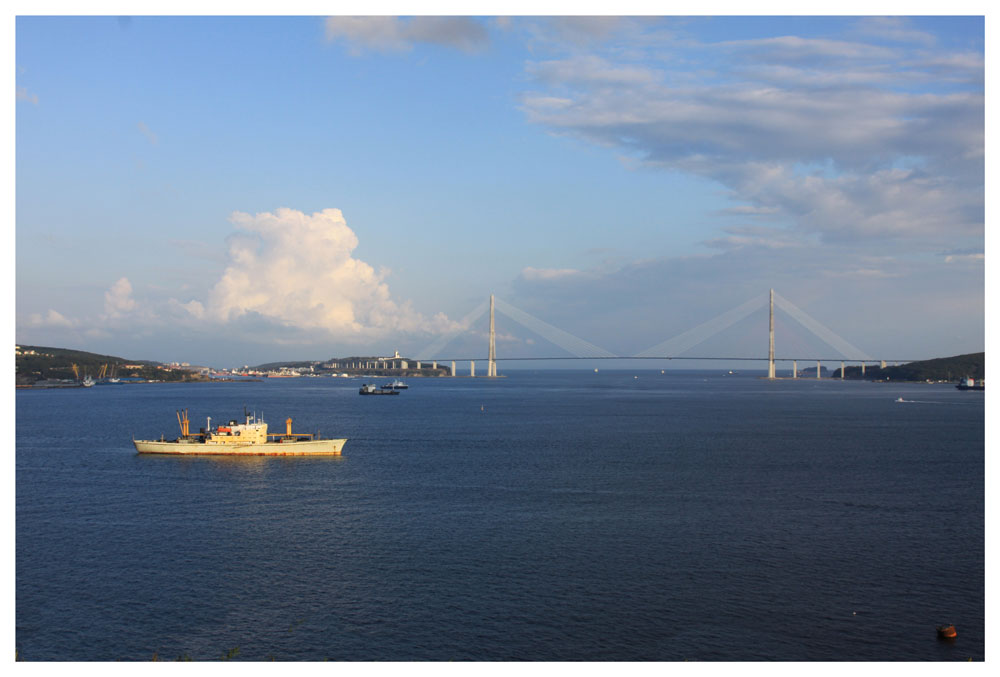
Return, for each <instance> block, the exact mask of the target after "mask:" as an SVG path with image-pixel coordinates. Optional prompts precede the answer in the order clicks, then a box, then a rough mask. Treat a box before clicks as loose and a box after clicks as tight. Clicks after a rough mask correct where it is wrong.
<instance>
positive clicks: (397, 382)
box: [382, 379, 410, 390]
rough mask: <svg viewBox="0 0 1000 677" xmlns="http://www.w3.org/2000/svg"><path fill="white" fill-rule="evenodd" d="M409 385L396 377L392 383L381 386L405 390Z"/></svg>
mask: <svg viewBox="0 0 1000 677" xmlns="http://www.w3.org/2000/svg"><path fill="white" fill-rule="evenodd" d="M409 387H410V386H408V385H406V384H405V383H403V382H402V381H400V380H399V379H396V380H395V381H393V382H392V383H386V384H385V385H383V386H382V388H383V389H389V390H406V389H407V388H409Z"/></svg>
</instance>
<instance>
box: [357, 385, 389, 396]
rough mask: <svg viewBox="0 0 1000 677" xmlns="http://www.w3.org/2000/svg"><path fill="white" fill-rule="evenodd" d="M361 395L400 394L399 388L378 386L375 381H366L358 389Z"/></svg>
mask: <svg viewBox="0 0 1000 677" xmlns="http://www.w3.org/2000/svg"><path fill="white" fill-rule="evenodd" d="M358 394H359V395H398V394H399V391H398V390H393V389H392V388H376V387H375V384H374V383H366V384H364V385H363V386H361V389H360V390H358Z"/></svg>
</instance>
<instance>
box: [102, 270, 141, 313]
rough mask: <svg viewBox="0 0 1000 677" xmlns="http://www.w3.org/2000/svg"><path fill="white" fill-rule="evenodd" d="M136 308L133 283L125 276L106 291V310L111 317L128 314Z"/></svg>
mask: <svg viewBox="0 0 1000 677" xmlns="http://www.w3.org/2000/svg"><path fill="white" fill-rule="evenodd" d="M135 308H136V303H135V299H133V298H132V283H131V282H129V281H128V278H126V277H123V278H121V279H119V280H118V281H117V282H115V283H114V284H113V285H111V288H110V289H108V291H106V292H104V312H105V314H106V315H107V316H108V317H109V318H117V317H121V316H123V315H126V314H128V313H130V312H132V311H133V310H135Z"/></svg>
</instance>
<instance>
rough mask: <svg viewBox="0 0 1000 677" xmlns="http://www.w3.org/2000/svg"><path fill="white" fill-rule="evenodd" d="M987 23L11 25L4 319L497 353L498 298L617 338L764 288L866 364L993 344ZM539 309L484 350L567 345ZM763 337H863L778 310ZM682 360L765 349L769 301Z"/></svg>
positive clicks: (223, 338) (578, 330)
mask: <svg viewBox="0 0 1000 677" xmlns="http://www.w3.org/2000/svg"><path fill="white" fill-rule="evenodd" d="M984 30H985V27H984V18H983V16H920V17H907V16H824V17H818V16H802V17H782V16H704V17H691V16H674V17H670V16H666V17H653V16H644V17H631V18H630V17H615V16H592V17H567V16H563V17H539V16H513V17H487V16H475V17H447V16H410V17H397V16H375V17H348V16H336V17H318V16H317V17H314V16H295V17H280V16H257V17H236V16H213V17H208V16H187V17H185V16H159V17H151V16H134V17H117V16H89V17H87V16H84V17H79V16H77V17H63V16H19V17H17V18H16V45H15V67H16V68H15V70H16V76H15V80H16V83H15V84H16V112H15V144H16V145H15V155H16V158H15V208H16V217H15V242H16V255H15V256H16V272H15V308H14V316H15V330H14V331H15V340H16V341H17V342H18V343H20V344H28V345H45V346H58V347H67V348H75V349H80V350H88V351H92V352H97V353H102V354H111V355H118V356H122V357H126V358H132V359H152V360H158V361H164V362H172V361H178V362H189V363H191V364H203V365H212V366H217V367H232V366H240V365H243V364H260V363H264V362H272V361H278V360H325V359H328V358H331V357H337V356H347V355H355V354H388V355H391V354H393V352H394V351H399V352H400V353H401V354H403V355H417V354H419V353H421V351H423V350H424V349H426V348H427V347H428V346H432V345H435V344H441V341H442V340H443V339H446V338H449V337H452V338H450V340H448V342H447V343H445V344H444V345H443V347H441V348H440V349H438V351H437V352H436V353H435V354H434V355H433V356H434V357H440V358H446V357H472V356H478V357H485V355H486V352H487V343H486V333H487V330H488V324H487V319H486V318H485V316H480V317H479V318H478V319H477V320H476V321H475V322H474V323H472V324H471V325H470V326H467V327H466V326H465V325H463V319H464V318H467V316H468V315H469V314H470V312H471V311H473V309H475V308H477V307H478V306H481V305H482V304H483V303H484V302H485V301H486V300H487V299H488V298H489V295H490V294H495V295H496V296H497V298H498V299H502V300H503V302H504V303H505V304H508V307H509V306H512V307H514V308H517V309H519V310H521V311H524V312H525V313H528V314H530V316H533V317H534V318H538V319H539V320H541V321H543V322H544V323H546V324H547V325H551V326H553V327H556V328H558V329H559V330H561V331H562V332H566V334H568V335H571V336H573V337H577V338H578V339H580V340H583V341H586V342H587V343H589V344H593V345H594V346H597V347H600V348H601V349H602V350H604V351H606V352H607V353H609V354H614V355H637V354H639V353H641V352H643V351H645V350H647V349H649V348H650V347H651V346H656V345H658V344H661V343H663V342H664V341H667V340H669V339H671V338H672V337H677V336H678V335H681V334H683V333H684V332H686V331H689V330H691V329H692V328H694V327H698V326H700V325H703V324H704V323H706V322H711V321H712V320H713V318H717V317H719V316H720V314H723V313H726V312H727V311H730V310H732V309H734V308H737V307H739V306H741V304H744V303H745V302H747V301H748V300H749V299H753V298H755V297H758V296H759V295H761V294H764V293H767V291H768V290H769V289H771V288H773V289H774V290H775V291H776V292H777V293H779V294H780V295H781V297H782V298H783V299H787V300H788V301H789V302H790V303H792V304H794V306H795V307H797V308H798V309H800V310H801V311H803V312H804V313H806V314H807V315H808V316H809V317H811V318H813V319H814V320H815V321H817V322H819V323H820V324H822V325H823V326H825V327H826V328H828V329H829V330H830V331H831V332H832V333H833V334H835V335H837V336H838V337H841V338H842V339H843V340H844V341H845V342H847V343H849V344H850V345H852V346H856V347H857V349H858V350H860V351H862V352H863V353H864V354H865V355H868V356H872V357H874V358H877V359H878V358H881V359H890V360H897V359H925V358H932V357H941V356H948V355H957V354H963V353H969V352H977V351H981V350H984V348H985V337H984V334H985V319H986V318H985V266H984V262H985V175H984V168H985V142H984V126H985V121H984V118H985V89H986V88H985V80H984V71H985V62H984V43H985V33H984ZM539 326H541V325H537V324H536V325H535V326H534V329H532V328H531V327H528V326H524V325H522V324H519V323H517V322H515V321H514V320H513V319H511V318H510V317H508V316H505V315H503V314H498V317H497V352H498V355H499V356H501V357H520V356H525V357H528V356H535V357H538V356H545V357H550V356H568V355H571V354H573V353H572V352H570V351H569V349H568V348H567V344H565V343H563V344H562V345H560V344H558V343H554V342H553V341H551V340H548V339H547V338H546V336H545V332H544V331H541V330H539ZM550 337H551V334H550ZM776 352H777V354H778V355H779V357H780V356H782V355H784V356H786V357H791V356H795V357H802V358H805V357H816V356H823V357H827V356H830V357H846V358H851V357H856V356H855V355H843V354H838V352H837V351H836V350H835V349H834V348H833V347H831V346H829V345H827V344H826V343H824V342H822V341H821V340H819V339H817V338H816V336H815V335H813V334H812V333H811V332H809V331H808V330H806V329H805V328H804V327H803V325H802V324H801V323H799V322H798V321H797V320H796V319H795V318H794V317H792V316H791V315H788V314H786V313H782V312H779V313H778V314H777V316H776ZM685 354H686V355H687V356H708V355H724V356H745V357H758V356H765V357H766V354H767V315H766V310H762V311H760V312H755V313H754V314H752V315H751V316H749V317H747V318H745V319H743V320H741V321H739V322H737V323H735V324H734V325H732V326H731V327H728V328H727V329H725V330H724V331H721V332H719V333H718V334H716V335H713V336H711V337H710V338H708V339H707V340H706V341H704V342H703V343H701V344H699V345H697V346H695V347H692V348H690V349H688V351H687V352H686V353H685ZM672 364H673V365H674V366H681V367H686V366H689V365H688V364H684V363H672Z"/></svg>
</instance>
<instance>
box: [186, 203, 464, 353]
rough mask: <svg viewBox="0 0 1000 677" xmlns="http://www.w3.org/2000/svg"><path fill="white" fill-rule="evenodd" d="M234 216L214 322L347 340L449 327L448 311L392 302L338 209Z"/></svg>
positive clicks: (211, 308)
mask: <svg viewBox="0 0 1000 677" xmlns="http://www.w3.org/2000/svg"><path fill="white" fill-rule="evenodd" d="M230 220H231V221H232V223H233V224H234V225H235V226H236V227H237V228H238V229H239V230H238V232H237V233H236V234H234V235H232V236H230V238H229V254H230V259H231V261H232V263H231V264H230V265H229V266H228V267H227V268H226V270H225V272H224V273H223V275H222V278H221V279H220V280H219V281H218V283H216V285H215V287H214V288H213V290H212V292H211V294H210V298H209V301H208V304H207V308H206V309H205V311H204V312H207V317H209V318H211V319H215V320H219V321H223V322H234V321H237V320H240V319H241V318H242V319H243V321H247V320H249V319H251V318H257V319H255V320H254V321H255V322H257V321H259V322H264V323H270V324H272V325H273V324H278V325H281V326H284V327H294V328H297V329H301V330H307V331H312V330H319V331H322V332H326V333H327V334H328V335H332V336H338V337H349V338H355V337H359V336H366V337H375V336H380V335H384V334H387V333H389V332H432V331H438V330H442V329H446V328H448V326H450V323H449V322H448V320H447V318H445V317H444V316H443V315H437V316H435V317H434V318H432V319H431V320H428V319H426V318H424V317H423V316H422V315H420V314H419V313H417V312H415V311H414V310H412V309H411V308H410V306H409V304H408V303H397V302H396V301H394V300H393V299H392V297H391V295H390V293H389V287H388V285H387V284H386V282H385V278H386V277H387V275H388V273H387V271H384V270H383V271H376V270H375V268H373V267H372V266H371V265H369V264H368V263H365V262H364V261H361V260H360V259H357V258H354V257H353V256H352V253H353V251H354V249H355V248H356V247H357V246H358V238H357V236H356V235H355V234H354V231H352V230H351V229H350V228H348V226H347V222H346V221H345V220H344V217H343V214H342V213H341V211H340V210H339V209H324V210H323V211H321V212H316V213H314V214H305V213H303V212H300V211H297V210H294V209H287V208H282V209H278V210H276V211H274V212H273V213H272V212H267V213H262V214H256V215H250V214H245V213H241V212H236V213H234V214H233V215H232V217H231V219H230ZM186 307H187V310H188V311H189V312H191V313H192V314H193V315H195V316H197V314H198V313H199V312H203V311H202V310H201V308H200V306H198V305H194V304H188V305H187V306H186Z"/></svg>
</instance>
